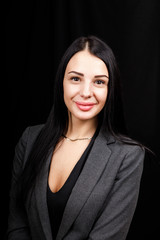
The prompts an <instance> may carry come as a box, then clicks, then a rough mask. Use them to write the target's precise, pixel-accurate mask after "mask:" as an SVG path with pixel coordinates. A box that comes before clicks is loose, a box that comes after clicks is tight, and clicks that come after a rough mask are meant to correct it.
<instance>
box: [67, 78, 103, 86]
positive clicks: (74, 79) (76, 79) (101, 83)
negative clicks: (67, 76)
mask: <svg viewBox="0 0 160 240" xmlns="http://www.w3.org/2000/svg"><path fill="white" fill-rule="evenodd" d="M71 80H72V81H74V82H79V81H80V80H81V79H80V78H79V77H72V78H71ZM94 83H95V84H97V85H103V84H105V81H103V80H95V81H94Z"/></svg>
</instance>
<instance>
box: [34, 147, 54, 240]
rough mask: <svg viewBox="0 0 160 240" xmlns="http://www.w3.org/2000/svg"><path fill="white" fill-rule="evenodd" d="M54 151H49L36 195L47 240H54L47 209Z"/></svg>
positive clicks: (36, 188)
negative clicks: (48, 186) (49, 178)
mask: <svg viewBox="0 0 160 240" xmlns="http://www.w3.org/2000/svg"><path fill="white" fill-rule="evenodd" d="M51 155H52V151H49V154H48V157H47V159H46V164H45V166H44V169H43V170H42V172H41V174H40V175H39V177H38V180H37V183H36V187H35V194H36V204H37V208H38V214H39V217H40V221H41V226H42V230H43V232H44V235H45V237H46V240H51V239H52V233H51V226H50V220H49V214H48V207H47V181H48V170H49V164H50V160H51Z"/></svg>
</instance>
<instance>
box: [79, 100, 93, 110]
mask: <svg viewBox="0 0 160 240" xmlns="http://www.w3.org/2000/svg"><path fill="white" fill-rule="evenodd" d="M76 105H77V107H78V108H79V109H80V110H81V111H89V110H91V109H92V108H93V107H94V105H95V103H89V102H88V103H85V102H76Z"/></svg>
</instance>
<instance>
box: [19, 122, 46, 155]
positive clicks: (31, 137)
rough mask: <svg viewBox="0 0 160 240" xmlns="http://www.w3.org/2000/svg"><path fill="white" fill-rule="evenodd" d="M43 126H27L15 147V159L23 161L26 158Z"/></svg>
mask: <svg viewBox="0 0 160 240" xmlns="http://www.w3.org/2000/svg"><path fill="white" fill-rule="evenodd" d="M43 126H44V124H40V125H35V126H29V127H27V128H26V129H25V130H24V131H23V133H22V135H21V137H20V139H19V141H18V143H17V145H16V147H15V156H16V157H17V158H20V159H24V158H26V157H27V156H28V154H29V152H30V151H31V149H32V146H33V144H34V142H35V140H36V138H37V137H38V135H39V133H40V132H41V130H42V128H43Z"/></svg>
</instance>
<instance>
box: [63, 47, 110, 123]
mask: <svg viewBox="0 0 160 240" xmlns="http://www.w3.org/2000/svg"><path fill="white" fill-rule="evenodd" d="M108 81H109V74H108V70H107V67H106V65H105V63H104V62H103V61H102V60H101V59H100V58H98V57H96V56H94V55H92V54H90V53H89V52H88V51H87V50H84V51H80V52H78V53H76V54H75V55H73V57H72V58H71V59H70V61H69V62H68V65H67V67H66V70H65V74H64V80H63V90H64V102H65V104H66V106H67V108H68V111H69V112H70V114H71V117H72V118H76V119H79V120H90V119H97V116H98V114H99V113H100V111H101V110H102V109H103V107H104V105H105V102H106V99H107V94H108Z"/></svg>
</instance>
